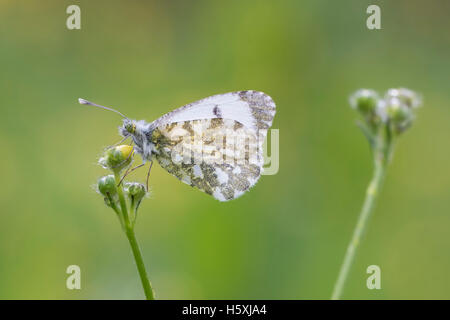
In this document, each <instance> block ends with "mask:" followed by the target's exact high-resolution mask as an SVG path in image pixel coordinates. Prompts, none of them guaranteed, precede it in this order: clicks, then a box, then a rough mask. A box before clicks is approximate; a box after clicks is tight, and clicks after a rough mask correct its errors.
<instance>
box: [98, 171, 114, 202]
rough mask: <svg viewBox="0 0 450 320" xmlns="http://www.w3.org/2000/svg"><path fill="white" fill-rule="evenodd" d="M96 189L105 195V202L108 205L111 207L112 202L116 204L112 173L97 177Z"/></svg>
mask: <svg viewBox="0 0 450 320" xmlns="http://www.w3.org/2000/svg"><path fill="white" fill-rule="evenodd" d="M97 189H98V192H99V193H100V194H101V195H103V196H104V197H105V204H106V205H107V206H108V207H113V205H114V204H115V205H117V204H118V196H117V186H116V180H115V179H114V176H113V175H109V176H104V177H101V178H100V179H98V183H97ZM112 202H114V203H112Z"/></svg>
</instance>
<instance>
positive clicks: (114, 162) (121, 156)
mask: <svg viewBox="0 0 450 320" xmlns="http://www.w3.org/2000/svg"><path fill="white" fill-rule="evenodd" d="M132 152H133V147H132V146H128V145H121V146H117V147H114V148H110V149H108V150H106V152H105V154H104V156H103V157H101V158H100V160H99V164H100V165H101V166H102V167H103V168H105V169H111V170H113V171H120V170H122V169H123V168H125V167H127V166H128V165H129V164H130V163H131V161H132Z"/></svg>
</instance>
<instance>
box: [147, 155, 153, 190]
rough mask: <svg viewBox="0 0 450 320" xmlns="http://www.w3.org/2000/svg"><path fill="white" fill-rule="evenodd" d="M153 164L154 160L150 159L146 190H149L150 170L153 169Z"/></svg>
mask: <svg viewBox="0 0 450 320" xmlns="http://www.w3.org/2000/svg"><path fill="white" fill-rule="evenodd" d="M152 166H153V161H150V167H148V172H147V181H146V184H145V191H147V192H148V179H149V178H150V170H152Z"/></svg>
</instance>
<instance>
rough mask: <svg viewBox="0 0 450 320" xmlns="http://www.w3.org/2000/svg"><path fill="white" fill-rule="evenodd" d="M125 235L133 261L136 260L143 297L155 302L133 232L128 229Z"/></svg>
mask: <svg viewBox="0 0 450 320" xmlns="http://www.w3.org/2000/svg"><path fill="white" fill-rule="evenodd" d="M126 234H127V238H128V241H129V242H130V246H131V250H132V251H133V256H134V260H136V266H137V268H138V271H139V276H140V277H141V282H142V287H143V288H144V293H145V297H146V298H147V300H155V297H154V295H153V289H152V285H151V284H150V280H149V279H148V275H147V271H145V265H144V260H143V259H142V254H141V250H140V249H139V245H138V243H137V240H136V236H135V234H134V230H133V229H132V228H128V229H127V231H126Z"/></svg>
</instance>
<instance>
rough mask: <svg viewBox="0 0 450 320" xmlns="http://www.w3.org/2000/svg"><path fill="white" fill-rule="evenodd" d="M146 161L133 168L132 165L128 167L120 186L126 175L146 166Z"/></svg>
mask: <svg viewBox="0 0 450 320" xmlns="http://www.w3.org/2000/svg"><path fill="white" fill-rule="evenodd" d="M144 165H145V163H141V164H140V165H138V166H136V167H134V168H133V169H131V170H130V167H128V169H127V171H125V174H124V175H123V177H122V179H120V181H119V184H118V185H117V186H118V187H119V186H120V184H121V183H122V181H123V179H125V177H126V176H127V175H129V174H130V173H131V172H133V171H134V170H136V169H137V168H140V167H142V166H144Z"/></svg>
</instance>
